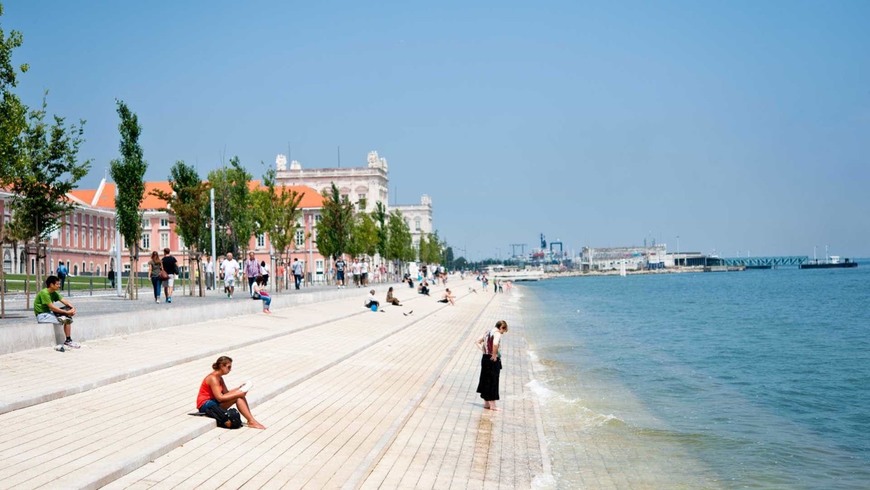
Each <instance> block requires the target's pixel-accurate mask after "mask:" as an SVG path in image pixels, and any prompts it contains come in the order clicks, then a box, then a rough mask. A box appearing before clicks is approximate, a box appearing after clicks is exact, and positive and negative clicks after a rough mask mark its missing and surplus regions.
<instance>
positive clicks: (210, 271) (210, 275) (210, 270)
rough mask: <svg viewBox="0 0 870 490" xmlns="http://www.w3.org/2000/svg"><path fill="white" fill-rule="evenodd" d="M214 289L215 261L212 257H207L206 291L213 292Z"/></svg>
mask: <svg viewBox="0 0 870 490" xmlns="http://www.w3.org/2000/svg"><path fill="white" fill-rule="evenodd" d="M213 287H214V261H213V260H212V259H211V256H210V255H206V256H205V289H207V290H211V289H212V288H213Z"/></svg>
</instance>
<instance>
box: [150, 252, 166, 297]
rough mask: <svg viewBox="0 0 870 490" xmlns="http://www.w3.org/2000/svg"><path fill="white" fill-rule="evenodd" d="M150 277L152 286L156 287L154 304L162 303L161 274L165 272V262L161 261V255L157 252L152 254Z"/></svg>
mask: <svg viewBox="0 0 870 490" xmlns="http://www.w3.org/2000/svg"><path fill="white" fill-rule="evenodd" d="M148 269H149V270H148V277H150V278H151V285H152V286H153V287H154V302H155V303H159V302H160V283H161V282H162V280H161V279H160V273H161V272H163V262H162V261H161V260H160V255H159V254H158V253H157V250H155V251H153V252H151V260H149V261H148Z"/></svg>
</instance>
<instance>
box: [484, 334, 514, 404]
mask: <svg viewBox="0 0 870 490" xmlns="http://www.w3.org/2000/svg"><path fill="white" fill-rule="evenodd" d="M507 331H508V324H507V322H506V321H504V320H499V321H498V322H496V324H495V327H493V328H492V330H490V331H488V332H486V334H485V335H484V336H483V337H481V338H479V339H477V346H478V347H479V348H480V350H482V351H483V357H482V358H481V359H480V382H479V383H478V384H477V392H478V393H480V397H481V398H483V408H488V409H490V410H498V408H496V406H495V402H496V400H498V399H499V398H498V375H499V372H500V371H501V352H500V350H499V344H500V343H501V336H502V335H504V334H505V333H507Z"/></svg>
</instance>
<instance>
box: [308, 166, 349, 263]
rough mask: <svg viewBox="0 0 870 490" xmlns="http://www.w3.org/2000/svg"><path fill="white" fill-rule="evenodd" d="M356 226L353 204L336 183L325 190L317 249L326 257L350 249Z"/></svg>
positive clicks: (318, 225)
mask: <svg viewBox="0 0 870 490" xmlns="http://www.w3.org/2000/svg"><path fill="white" fill-rule="evenodd" d="M353 226H354V210H353V204H352V203H351V202H350V201H348V199H347V198H346V197H342V196H341V194H340V193H339V191H338V187H336V185H335V183H333V184H332V187H331V188H330V189H328V190H326V191H324V192H323V209H322V210H321V212H320V222H319V223H317V251H318V252H320V254H321V255H323V256H324V257H336V256H338V255H339V254H342V253H345V252H348V251H349V250H350V239H351V232H352V230H353Z"/></svg>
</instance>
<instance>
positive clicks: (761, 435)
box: [517, 262, 870, 489]
mask: <svg viewBox="0 0 870 490" xmlns="http://www.w3.org/2000/svg"><path fill="white" fill-rule="evenodd" d="M517 293H518V294H520V295H522V296H523V298H522V299H521V302H522V304H523V305H526V306H525V310H524V311H523V316H524V319H525V320H524V321H525V323H526V325H525V331H526V335H527V341H528V342H529V348H530V355H531V356H532V359H533V361H534V362H533V365H534V366H535V370H534V381H533V382H532V384H533V388H534V391H535V393H537V395H538V397H539V399H540V402H541V403H540V405H541V409H542V415H543V419H544V430H545V434H546V437H547V450H548V453H549V456H550V459H551V461H552V468H553V473H554V477H555V480H556V483H557V485H558V486H559V487H561V488H577V487H581V486H586V487H597V486H615V487H626V486H631V487H639V488H643V487H646V488H789V489H791V488H807V489H811V488H870V264H868V263H866V262H864V263H861V264H860V266H859V267H858V268H855V269H839V270H798V269H791V268H789V269H779V270H766V271H744V272H729V273H686V274H660V275H634V276H632V275H629V276H628V277H618V276H606V277H600V276H599V277H577V278H564V279H554V280H548V281H541V282H539V283H523V284H522V287H520V288H517Z"/></svg>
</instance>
